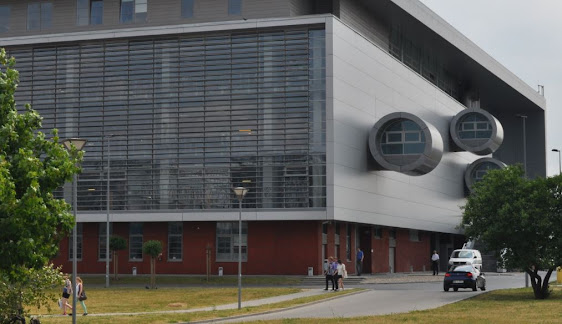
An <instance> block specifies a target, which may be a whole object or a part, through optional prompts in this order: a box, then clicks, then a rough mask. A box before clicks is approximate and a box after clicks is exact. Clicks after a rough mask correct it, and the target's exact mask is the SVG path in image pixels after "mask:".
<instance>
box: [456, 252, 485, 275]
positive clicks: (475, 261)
mask: <svg viewBox="0 0 562 324" xmlns="http://www.w3.org/2000/svg"><path fill="white" fill-rule="evenodd" d="M467 264H470V265H473V266H474V267H475V268H476V269H478V270H479V271H482V255H481V254H480V251H478V250H472V249H458V250H454V251H453V253H452V254H451V258H449V268H451V267H452V266H457V265H467Z"/></svg>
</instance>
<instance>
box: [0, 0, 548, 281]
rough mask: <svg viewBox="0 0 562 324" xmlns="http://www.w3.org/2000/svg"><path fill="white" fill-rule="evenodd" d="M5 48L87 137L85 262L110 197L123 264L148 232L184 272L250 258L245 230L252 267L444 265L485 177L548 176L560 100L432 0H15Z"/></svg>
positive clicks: (33, 91) (27, 97)
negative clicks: (550, 133) (433, 259)
mask: <svg viewBox="0 0 562 324" xmlns="http://www.w3.org/2000/svg"><path fill="white" fill-rule="evenodd" d="M490 28H491V29H492V28H493V26H492V25H491V26H490ZM0 46H3V47H5V48H6V49H7V51H8V52H9V53H10V54H11V55H13V56H15V57H16V59H17V69H18V70H19V71H20V73H21V84H20V87H19V92H18V94H17V95H18V97H17V100H18V104H19V107H23V104H24V103H26V102H29V103H31V104H32V106H33V108H35V109H36V110H37V111H39V112H40V114H41V115H42V116H43V117H44V122H43V127H44V129H45V130H48V129H52V128H57V129H59V131H60V137H61V138H65V137H81V138H85V139H87V140H88V143H87V145H86V148H85V150H86V154H85V159H84V163H83V172H82V174H80V176H79V181H78V192H77V195H78V218H77V221H78V241H77V244H78V250H77V254H78V272H79V273H104V272H105V258H106V253H105V242H106V239H105V238H106V235H107V231H106V220H107V215H108V213H109V217H110V222H111V229H110V232H111V233H110V234H111V235H119V236H122V237H124V238H125V239H126V240H127V242H128V245H127V250H124V251H121V252H120V253H119V254H118V258H119V263H118V264H119V272H120V273H131V272H132V269H133V267H135V268H136V269H137V273H140V274H144V273H149V271H150V270H149V264H150V263H149V258H148V257H147V256H143V254H142V244H143V242H146V241H148V240H160V241H161V242H162V243H163V246H164V253H163V256H162V258H161V260H159V261H158V265H157V270H158V272H159V273H168V274H203V273H206V271H207V268H209V271H210V272H211V273H212V274H217V273H218V269H219V267H222V269H223V273H224V274H227V275H228V274H236V273H237V260H238V254H237V253H238V246H239V245H241V246H242V254H243V261H244V262H243V273H244V274H293V275H297V274H298V275H305V274H307V273H308V269H309V267H312V268H313V272H314V273H315V274H320V273H322V264H323V260H324V259H325V258H326V257H327V256H329V255H333V256H335V257H337V258H339V259H342V260H343V261H344V262H347V267H348V269H350V270H351V269H354V262H355V250H356V248H357V247H361V248H362V249H363V250H364V251H365V260H364V269H363V272H364V273H374V272H406V271H421V270H424V269H426V270H429V269H430V256H431V251H432V250H434V249H436V250H438V251H439V252H440V254H441V256H442V261H443V267H445V264H446V261H447V260H446V259H447V257H446V256H447V255H449V254H450V251H452V250H453V249H454V248H459V247H461V246H462V245H463V243H464V241H465V238H464V236H463V235H462V232H460V230H459V229H458V227H457V226H458V225H459V223H460V221H461V216H462V213H461V209H460V207H461V206H462V205H463V204H464V203H465V198H466V195H467V194H469V192H470V186H471V184H472V183H474V182H475V181H478V180H479V179H480V178H481V177H482V176H483V174H485V172H486V171H487V170H488V169H490V168H499V167H503V166H504V165H509V164H514V163H524V164H525V166H526V169H527V173H528V175H529V176H545V174H546V140H545V137H546V136H545V116H546V115H545V114H546V104H545V99H544V97H543V96H542V95H541V94H540V93H537V92H536V91H535V90H533V89H532V88H530V87H529V86H528V85H526V84H525V83H524V82H523V81H521V80H520V79H519V78H517V77H516V76H515V75H514V74H513V73H511V72H510V71H509V70H507V69H506V68H505V67H503V66H502V65H500V64H499V63H498V62H497V61H495V60H494V59H493V58H491V57H490V56H489V55H487V54H486V53H485V52H483V51H482V50H481V49H480V48H478V47H477V46H476V45H475V44H473V43H472V42H471V41H470V40H469V39H467V38H466V37H465V36H463V35H462V34H460V33H459V32H458V31H456V30H455V29H454V28H452V27H451V26H450V25H449V24H447V23H446V22H445V21H444V20H443V19H441V18H440V17H438V16H437V15H436V14H435V13H433V12H432V11H430V10H429V9H428V8H426V7H425V6H424V5H423V4H421V3H420V2H419V1H415V0H377V1H370V0H333V1H328V0H326V1H320V0H275V1H273V0H267V1H266V0H205V1H203V0H158V1H156V0H41V1H39V0H34V1H29V0H4V1H2V2H1V3H0ZM530 143H532V145H530ZM108 166H109V167H108ZM108 175H109V176H108ZM465 179H466V180H465ZM108 181H109V183H110V190H109V192H108V191H107V187H106V186H107V184H108ZM238 186H243V187H246V188H248V189H249V192H248V194H247V195H246V197H245V198H244V199H243V201H242V209H241V217H242V220H243V223H242V240H241V241H239V239H238V231H239V230H238V219H239V211H240V210H239V208H238V201H237V199H236V197H235V195H234V194H233V192H232V189H233V188H234V187H238ZM57 194H58V195H59V196H61V197H62V196H64V197H66V198H67V199H68V200H69V201H70V198H71V196H72V195H71V186H68V188H65V189H61V191H60V192H58V193H57ZM108 199H109V204H107V200H108ZM108 205H109V210H108V209H107V206H108ZM70 246H72V245H71V244H70V239H67V240H64V241H63V243H62V244H61V249H60V255H59V256H58V257H57V258H56V260H54V261H55V263H57V264H62V265H63V266H64V269H65V270H67V271H70V269H71V255H72V251H71V249H70Z"/></svg>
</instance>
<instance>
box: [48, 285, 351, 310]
mask: <svg viewBox="0 0 562 324" xmlns="http://www.w3.org/2000/svg"><path fill="white" fill-rule="evenodd" d="M346 290H353V288H349V289H346ZM323 294H333V295H334V297H335V296H346V295H347V294H346V295H341V294H334V293H333V292H332V291H331V290H329V291H325V290H323V289H303V291H301V292H298V293H294V294H288V295H279V296H274V297H268V298H263V299H255V300H248V301H242V308H244V307H255V306H261V305H268V304H275V303H280V302H285V301H289V300H293V299H297V298H303V297H310V296H317V295H323ZM237 308H238V303H232V304H225V305H217V306H210V307H201V308H192V309H178V310H167V311H151V312H131V313H98V314H92V313H90V314H88V317H90V316H131V315H150V314H182V313H194V312H210V311H217V310H227V309H237ZM61 316H63V315H41V316H40V317H61Z"/></svg>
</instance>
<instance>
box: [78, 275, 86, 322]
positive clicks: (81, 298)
mask: <svg viewBox="0 0 562 324" xmlns="http://www.w3.org/2000/svg"><path fill="white" fill-rule="evenodd" d="M76 298H78V301H80V305H81V306H82V309H83V310H84V314H82V315H83V316H86V315H88V308H86V304H85V303H84V301H85V300H86V299H87V298H88V297H86V291H85V290H84V282H83V281H82V279H81V278H80V277H76Z"/></svg>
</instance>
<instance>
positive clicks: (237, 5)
mask: <svg viewBox="0 0 562 324" xmlns="http://www.w3.org/2000/svg"><path fill="white" fill-rule="evenodd" d="M241 14H242V0H228V15H229V16H240V15H241Z"/></svg>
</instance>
